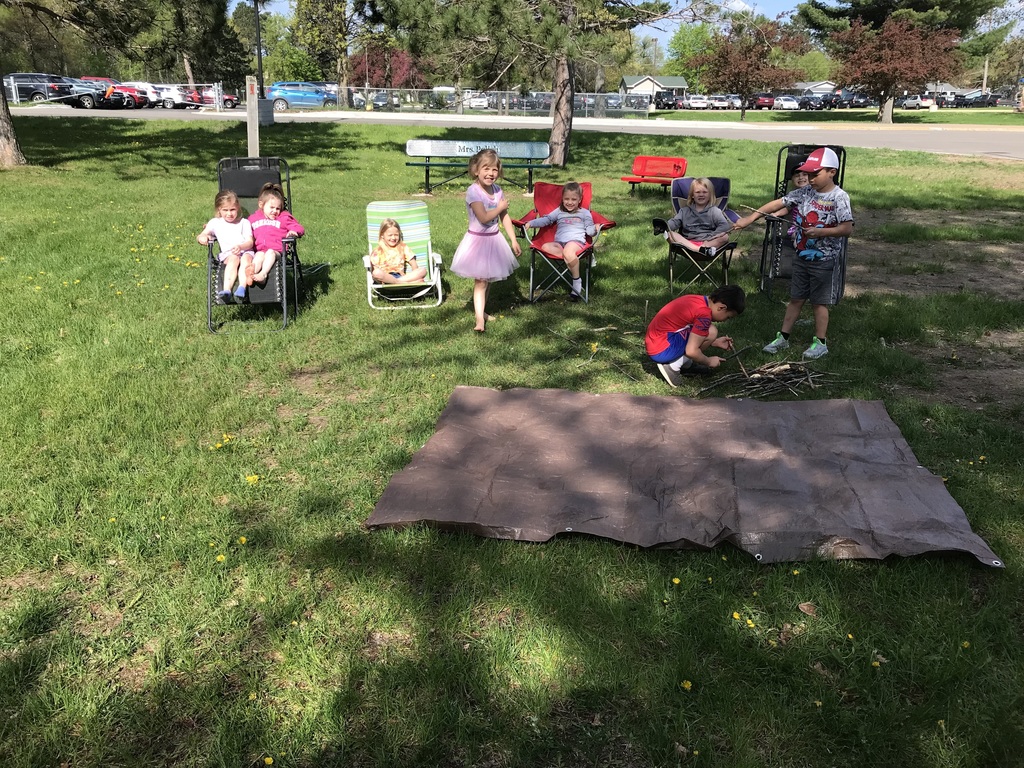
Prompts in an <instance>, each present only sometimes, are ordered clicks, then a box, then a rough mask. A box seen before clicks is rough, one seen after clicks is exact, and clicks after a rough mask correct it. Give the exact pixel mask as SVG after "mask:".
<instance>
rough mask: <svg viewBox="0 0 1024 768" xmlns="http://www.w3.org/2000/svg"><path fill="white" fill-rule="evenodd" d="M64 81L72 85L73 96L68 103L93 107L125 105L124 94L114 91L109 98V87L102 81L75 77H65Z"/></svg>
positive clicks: (88, 107) (83, 107)
mask: <svg viewBox="0 0 1024 768" xmlns="http://www.w3.org/2000/svg"><path fill="white" fill-rule="evenodd" d="M64 82H65V83H67V84H68V85H70V86H71V95H72V98H71V100H70V101H69V102H68V103H69V104H70V105H71V106H72V107H81V108H82V109H92V108H93V107H123V106H124V94H123V93H113V94H111V97H110V98H107V97H106V91H107V89H106V87H105V86H104V85H103V84H102V83H97V82H90V81H88V80H78V79H77V78H74V77H65V78H64Z"/></svg>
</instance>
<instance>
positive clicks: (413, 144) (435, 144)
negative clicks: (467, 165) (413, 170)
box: [405, 139, 551, 160]
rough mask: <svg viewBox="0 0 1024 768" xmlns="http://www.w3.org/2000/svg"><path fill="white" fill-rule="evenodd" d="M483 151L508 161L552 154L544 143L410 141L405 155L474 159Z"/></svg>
mask: <svg viewBox="0 0 1024 768" xmlns="http://www.w3.org/2000/svg"><path fill="white" fill-rule="evenodd" d="M481 149H493V150H496V151H497V153H498V156H499V157H501V158H503V159H506V160H546V159H547V157H548V155H549V154H551V151H550V149H549V148H548V145H547V143H546V142H543V141H447V140H442V139H409V141H407V142H406V144H405V154H406V155H408V156H409V157H472V156H473V155H475V154H476V153H477V152H479V151H480V150H481Z"/></svg>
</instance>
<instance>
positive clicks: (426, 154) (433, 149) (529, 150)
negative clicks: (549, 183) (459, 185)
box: [405, 139, 551, 195]
mask: <svg viewBox="0 0 1024 768" xmlns="http://www.w3.org/2000/svg"><path fill="white" fill-rule="evenodd" d="M481 149H493V150H495V151H496V152H497V153H498V156H499V157H500V158H501V166H502V170H503V171H507V170H508V169H509V168H518V169H524V170H525V171H526V184H525V186H524V185H523V184H520V183H519V182H517V181H515V180H513V179H510V178H507V177H506V178H505V179H504V181H506V182H508V183H510V184H514V185H516V186H517V187H521V188H523V189H525V190H526V191H527V193H528V194H533V172H534V170H537V169H542V168H550V167H551V166H550V165H549V164H548V163H545V162H544V161H545V160H546V159H547V157H548V155H549V154H551V151H550V149H549V148H548V145H547V143H546V142H543V141H446V140H440V139H410V140H409V141H408V142H406V144H405V154H406V155H408V156H409V157H421V158H423V159H422V160H410V161H409V162H407V163H406V165H408V166H414V167H422V168H423V174H424V175H423V191H424V192H426V193H427V194H428V195H429V194H430V193H431V191H433V189H434V188H435V187H439V186H441V185H442V184H447V183H448V182H449V181H454V180H455V179H457V178H459V177H460V176H464V175H465V174H466V164H467V163H468V161H469V158H471V157H472V156H473V155H475V154H476V153H477V152H479V151H480V150H481ZM455 158H461V159H455ZM431 168H461V169H462V170H461V171H459V172H458V173H456V174H455V175H454V176H452V177H451V178H448V179H445V180H444V181H438V182H435V183H433V184H431V182H430V169H431Z"/></svg>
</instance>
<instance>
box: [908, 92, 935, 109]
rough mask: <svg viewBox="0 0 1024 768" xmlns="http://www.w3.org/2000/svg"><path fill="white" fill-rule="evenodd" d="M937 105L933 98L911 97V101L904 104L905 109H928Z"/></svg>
mask: <svg viewBox="0 0 1024 768" xmlns="http://www.w3.org/2000/svg"><path fill="white" fill-rule="evenodd" d="M933 104H935V99H933V98H932V97H931V96H924V95H921V96H911V97H910V98H909V99H907V100H906V101H904V102H903V108H904V109H921V108H924V109H928V107H930V106H932V105H933Z"/></svg>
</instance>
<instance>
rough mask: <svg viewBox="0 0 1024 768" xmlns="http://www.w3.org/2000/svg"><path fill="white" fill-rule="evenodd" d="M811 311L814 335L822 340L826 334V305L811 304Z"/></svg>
mask: <svg viewBox="0 0 1024 768" xmlns="http://www.w3.org/2000/svg"><path fill="white" fill-rule="evenodd" d="M812 309H813V310H814V335H815V336H817V337H818V338H819V339H824V338H825V334H826V333H828V305H827V304H813V305H812Z"/></svg>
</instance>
